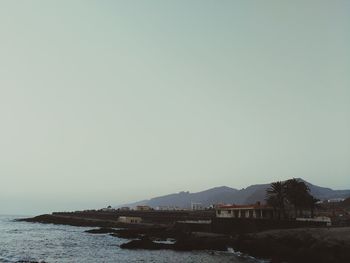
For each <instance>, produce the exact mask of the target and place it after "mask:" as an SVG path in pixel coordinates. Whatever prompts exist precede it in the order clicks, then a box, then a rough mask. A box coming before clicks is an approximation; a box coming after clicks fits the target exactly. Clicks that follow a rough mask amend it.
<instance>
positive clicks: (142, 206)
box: [136, 205, 152, 211]
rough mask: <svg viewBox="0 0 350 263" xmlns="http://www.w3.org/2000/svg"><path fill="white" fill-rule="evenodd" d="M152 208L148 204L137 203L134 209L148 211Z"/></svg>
mask: <svg viewBox="0 0 350 263" xmlns="http://www.w3.org/2000/svg"><path fill="white" fill-rule="evenodd" d="M150 210H152V208H151V207H150V206H148V205H138V206H136V211H150Z"/></svg>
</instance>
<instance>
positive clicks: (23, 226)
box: [0, 215, 264, 263]
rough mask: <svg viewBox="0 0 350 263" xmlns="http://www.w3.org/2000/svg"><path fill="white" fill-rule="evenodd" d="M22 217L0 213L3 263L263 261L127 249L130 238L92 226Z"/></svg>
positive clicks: (235, 255)
mask: <svg viewBox="0 0 350 263" xmlns="http://www.w3.org/2000/svg"><path fill="white" fill-rule="evenodd" d="M17 218H21V216H1V215H0V262H1V263H6V262H21V261H22V262H23V261H27V262H30V261H34V262H41V261H44V262H46V263H54V262H59V263H68V262H69V263H80V262H81V263H90V262H91V263H98V262H111V263H112V262H154V263H158V262H167V263H171V262H193V263H195V262H209V263H210V262H220V263H221V262H233V263H243V262H245V263H257V262H260V263H261V262H264V261H261V260H257V259H255V258H253V257H250V256H248V255H244V254H241V253H237V252H235V251H233V249H230V248H228V251H224V252H221V251H193V252H178V251H172V250H156V251H150V250H127V249H121V248H120V247H119V246H120V245H121V244H122V243H125V242H127V241H128V240H127V239H121V238H117V237H112V236H110V235H108V234H89V233H85V232H84V231H85V230H87V229H91V228H86V227H74V226H66V225H53V224H40V223H29V222H18V221H15V219H17Z"/></svg>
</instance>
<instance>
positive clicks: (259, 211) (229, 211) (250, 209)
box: [216, 203, 274, 219]
mask: <svg viewBox="0 0 350 263" xmlns="http://www.w3.org/2000/svg"><path fill="white" fill-rule="evenodd" d="M273 216H274V213H273V208H272V207H270V206H266V205H261V204H260V203H257V204H255V205H221V206H219V207H217V208H216V217H219V218H264V219H269V218H273Z"/></svg>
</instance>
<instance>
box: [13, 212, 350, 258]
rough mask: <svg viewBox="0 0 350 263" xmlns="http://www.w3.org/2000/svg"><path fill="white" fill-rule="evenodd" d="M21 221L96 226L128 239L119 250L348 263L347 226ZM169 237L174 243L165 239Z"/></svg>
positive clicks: (48, 217) (42, 218)
mask: <svg viewBox="0 0 350 263" xmlns="http://www.w3.org/2000/svg"><path fill="white" fill-rule="evenodd" d="M20 221H27V222H38V223H52V224H65V225H73V226H84V227H98V228H94V229H90V230H87V231H86V232H88V233H91V234H109V235H112V236H115V237H119V238H123V239H129V241H127V242H125V243H124V244H122V245H121V246H120V247H121V248H122V249H150V250H157V249H172V250H177V251H190V250H218V251H226V250H227V249H228V248H233V249H234V250H235V251H240V252H242V253H245V254H249V255H251V256H254V257H256V258H261V259H266V260H270V262H273V263H278V262H289V263H303V262H305V263H306V262H307V263H310V262H317V263H330V262H336V263H348V262H350V227H342V228H325V227H323V228H297V229H279V230H269V231H262V232H256V233H239V234H231V235H224V234H217V233H204V232H193V231H184V230H181V229H178V228H176V224H151V223H147V224H120V223H118V222H117V221H115V220H114V221H113V220H103V219H96V218H77V217H74V216H70V217H64V216H56V215H42V216H38V217H34V218H27V219H20ZM169 239H171V240H173V242H167V240H169ZM164 241H166V242H164Z"/></svg>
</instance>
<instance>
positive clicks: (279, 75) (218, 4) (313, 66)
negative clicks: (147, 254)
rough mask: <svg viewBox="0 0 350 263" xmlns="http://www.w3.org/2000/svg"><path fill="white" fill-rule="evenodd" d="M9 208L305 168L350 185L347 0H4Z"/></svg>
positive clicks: (93, 201)
mask: <svg viewBox="0 0 350 263" xmlns="http://www.w3.org/2000/svg"><path fill="white" fill-rule="evenodd" d="M0 40H1V41H0V121H1V125H0V184H1V191H0V213H2V214H4V213H7V214H13V213H16V214H21V213H22V214H36V213H43V212H52V211H57V210H75V209H84V208H99V207H105V206H107V205H117V204H120V203H124V202H130V201H136V200H140V199H145V198H150V197H153V196H157V195H162V194H167V193H173V192H179V191H182V190H185V191H187V190H189V191H191V192H195V191H200V190H204V189H207V188H210V187H215V186H221V185H227V186H230V187H235V188H242V187H246V186H248V185H250V184H255V183H269V182H271V181H275V180H283V179H287V178H291V177H302V178H304V179H305V180H307V181H310V182H311V183H314V184H317V185H321V186H328V187H332V188H335V189H342V188H344V189H346V188H348V189H349V188H350V48H349V47H350V1H336V0H335V1H328V0H327V1H322V0H315V1H305V0H301V1H277V0H276V1H246V0H242V1H224V0H222V1H216V0H213V1H204V0H198V1H195V0H182V1H180V0H176V1H167V0H158V1H152V0H150V1H132V0H131V1H129V0H128V1H97V0H96V1H70V0H66V1H63V0H62V1H12V0H11V1H10V0H9V1H1V2H0Z"/></svg>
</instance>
